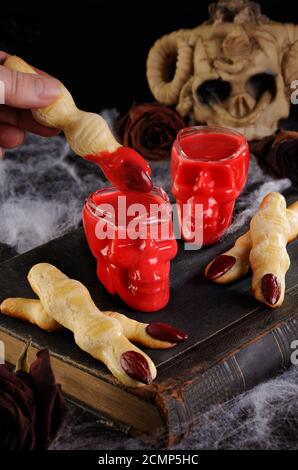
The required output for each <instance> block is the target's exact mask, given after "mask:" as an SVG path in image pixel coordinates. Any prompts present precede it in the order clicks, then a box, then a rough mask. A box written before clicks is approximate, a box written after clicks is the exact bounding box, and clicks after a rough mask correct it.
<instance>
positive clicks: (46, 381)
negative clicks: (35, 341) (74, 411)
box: [0, 345, 66, 450]
mask: <svg viewBox="0 0 298 470" xmlns="http://www.w3.org/2000/svg"><path fill="white" fill-rule="evenodd" d="M27 349H28V345H27V347H26V349H25V351H24V353H23V356H22V357H21V360H19V361H18V366H17V371H16V372H13V371H12V369H11V368H9V367H8V366H6V365H0V422H1V426H0V449H3V450H4V449H5V450H27V449H29V450H31V449H45V448H47V446H48V445H49V444H50V442H51V440H52V439H53V438H54V437H55V435H56V433H57V431H58V429H59V427H60V425H61V423H62V421H63V418H64V415H65V411H66V408H65V404H64V401H63V398H62V394H61V388H60V386H59V385H57V384H56V383H55V378H54V375H53V371H52V368H51V364H50V356H49V352H48V350H47V349H43V350H41V351H39V352H38V353H37V355H36V356H37V358H36V360H35V361H34V362H33V363H32V364H31V367H30V370H29V371H28V367H27V362H26V357H27ZM20 364H21V366H20ZM20 367H21V368H20Z"/></svg>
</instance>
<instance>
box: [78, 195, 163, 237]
mask: <svg viewBox="0 0 298 470" xmlns="http://www.w3.org/2000/svg"><path fill="white" fill-rule="evenodd" d="M109 192H113V193H115V192H119V193H121V196H126V193H124V192H122V191H121V190H119V189H117V188H115V187H114V186H108V187H106V188H102V189H98V190H97V191H94V192H93V193H91V194H90V195H89V196H88V197H87V198H86V199H85V204H84V208H86V209H87V210H88V212H89V213H90V214H91V215H92V216H94V217H95V218H96V219H97V220H100V219H102V218H103V217H104V220H105V221H106V222H109V219H110V223H111V224H113V225H115V224H114V223H113V222H112V220H114V218H113V217H112V216H110V217H109V214H108V212H107V211H106V210H102V209H100V207H99V206H100V204H101V203H99V204H97V203H95V202H94V196H96V195H98V194H105V193H109ZM129 194H132V192H130V193H129ZM134 194H136V200H135V201H134V202H133V204H135V203H139V204H142V205H143V206H144V204H143V203H142V202H140V201H138V200H137V196H138V195H139V194H140V193H137V192H135V193H134ZM141 194H143V193H141ZM144 194H153V195H154V194H155V195H157V196H160V197H161V198H162V199H163V201H162V202H161V203H160V204H159V205H158V206H159V208H160V207H162V206H165V207H166V208H167V218H166V219H165V218H164V216H163V218H162V219H159V220H157V219H154V214H157V213H159V214H160V211H159V210H158V211H157V212H155V213H154V212H153V213H151V212H147V214H146V216H144V214H141V215H139V216H136V217H132V218H131V219H130V220H134V221H136V220H139V221H140V222H141V223H147V224H151V225H152V224H153V223H156V222H158V223H160V222H166V221H168V220H169V219H170V218H171V216H172V207H171V202H170V199H169V196H168V194H167V193H166V192H165V190H164V189H163V188H161V187H159V186H153V188H152V189H151V191H149V192H148V193H144ZM105 204H109V202H108V201H106V202H105ZM151 204H154V202H152V203H150V205H151ZM155 204H157V203H155ZM164 212H165V211H163V212H162V214H164ZM116 227H117V229H123V228H124V229H126V227H125V226H124V225H118V224H116Z"/></svg>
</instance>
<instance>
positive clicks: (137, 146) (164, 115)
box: [118, 103, 185, 160]
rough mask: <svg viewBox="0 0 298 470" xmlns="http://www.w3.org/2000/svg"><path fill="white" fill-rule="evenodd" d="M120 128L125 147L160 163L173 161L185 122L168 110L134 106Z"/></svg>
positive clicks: (156, 104)
mask: <svg viewBox="0 0 298 470" xmlns="http://www.w3.org/2000/svg"><path fill="white" fill-rule="evenodd" d="M118 127H119V134H120V138H121V139H122V142H123V145H124V146H126V147H132V148H133V149H134V150H136V151H137V152H139V153H140V154H141V155H143V157H145V158H148V159H151V160H161V159H163V158H169V157H170V155H171V148H172V145H173V143H174V140H175V138H176V135H177V133H178V131H179V130H180V129H183V127H185V122H184V120H183V119H182V117H181V116H179V114H178V113H177V112H176V111H175V110H174V109H172V108H169V107H168V106H165V105H162V104H159V103H144V104H140V105H136V106H133V107H132V108H131V109H130V111H129V112H128V114H127V115H126V116H125V117H124V118H122V119H121V120H120V121H119V126H118Z"/></svg>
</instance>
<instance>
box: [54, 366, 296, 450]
mask: <svg viewBox="0 0 298 470" xmlns="http://www.w3.org/2000/svg"><path fill="white" fill-rule="evenodd" d="M297 384H298V367H292V368H291V369H289V370H288V371H287V372H285V373H284V374H283V375H281V376H279V377H278V378H276V379H273V380H270V381H268V382H265V383H263V384H261V385H258V386H257V387H255V388H254V389H252V390H251V391H249V392H246V393H243V394H242V395H239V396H238V397H237V398H235V399H233V400H231V401H230V402H227V403H226V404H224V405H223V406H222V405H218V406H215V407H213V408H211V409H210V410H209V411H208V412H207V413H205V414H203V415H202V416H201V418H200V425H198V426H197V429H196V430H195V431H194V432H193V433H192V435H191V436H190V437H189V438H188V439H187V440H185V441H183V443H182V444H180V445H178V446H176V447H174V448H175V449H192V450H201V449H276V450H277V449H289V450H290V449H295V450H297V449H298V386H297ZM150 448H151V447H150V446H148V445H145V444H144V443H143V442H142V441H141V440H138V439H135V438H132V437H129V436H126V435H124V434H122V433H120V432H117V431H115V430H114V429H113V428H111V427H109V426H107V425H106V423H105V422H104V421H100V420H96V419H95V418H94V419H93V420H91V419H90V415H89V414H87V413H86V412H84V411H82V410H78V408H77V407H74V406H71V407H70V410H69V414H68V417H67V420H66V422H65V425H64V427H63V429H62V430H61V432H60V434H59V436H58V437H57V438H56V440H55V441H54V442H53V443H52V446H51V449H81V450H82V449H94V450H137V449H142V450H143V449H150Z"/></svg>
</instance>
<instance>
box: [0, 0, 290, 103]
mask: <svg viewBox="0 0 298 470" xmlns="http://www.w3.org/2000/svg"><path fill="white" fill-rule="evenodd" d="M210 3H212V2H209V1H205V0H197V1H195V2H194V1H191V0H189V1H180V2H176V3H175V4H174V2H173V1H172V2H169V1H165V0H159V2H157V1H142V0H140V1H139V2H133V1H126V2H125V1H124V2H116V1H114V0H106V1H80V2H77V3H75V2H71V1H68V2H62V1H61V2H56V1H54V2H50V1H48V2H38V3H28V2H23V3H20V4H19V5H17V4H16V3H15V2H14V3H13V6H11V7H10V6H9V5H8V6H6V7H5V8H4V7H3V6H2V5H1V7H0V48H1V49H3V50H6V51H8V52H10V53H14V54H17V55H20V56H22V57H23V58H24V59H26V60H27V61H28V62H31V63H32V64H34V65H35V66H37V67H39V68H41V69H44V70H46V71H47V72H48V73H51V74H53V75H55V76H57V77H58V78H60V79H61V80H62V81H64V83H65V84H66V86H67V87H69V89H70V90H71V92H72V93H73V95H74V97H75V99H76V101H77V104H78V105H79V106H81V107H82V108H83V109H85V110H89V111H100V110H102V109H103V108H111V107H116V108H117V109H119V110H120V111H125V110H127V109H128V108H129V107H130V105H131V104H132V102H133V101H137V102H144V101H147V100H149V101H152V99H153V98H152V95H151V93H150V91H149V88H148V85H147V81H146V58H147V54H148V51H149V49H150V47H151V46H152V45H153V43H154V41H155V40H156V39H158V38H159V37H160V36H162V35H163V34H165V33H168V32H171V31H174V30H176V29H179V28H189V27H191V28H192V27H195V26H197V25H199V24H200V23H201V22H202V21H204V20H206V19H207V17H208V5H209V4H210ZM259 3H260V4H261V5H262V10H263V12H264V13H265V14H267V15H268V16H270V17H271V18H272V19H274V20H277V21H288V22H296V23H298V9H297V8H296V7H295V4H296V2H295V1H289V0H284V1H272V0H270V1H261V2H259Z"/></svg>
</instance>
